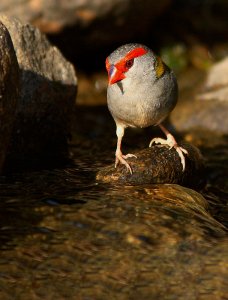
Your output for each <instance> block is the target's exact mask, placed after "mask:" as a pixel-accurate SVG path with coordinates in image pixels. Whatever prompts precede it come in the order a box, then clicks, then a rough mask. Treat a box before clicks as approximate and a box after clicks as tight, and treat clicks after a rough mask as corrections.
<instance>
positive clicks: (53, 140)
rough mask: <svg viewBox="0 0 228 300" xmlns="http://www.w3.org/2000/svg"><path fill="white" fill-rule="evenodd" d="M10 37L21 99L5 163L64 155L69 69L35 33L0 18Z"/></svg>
mask: <svg viewBox="0 0 228 300" xmlns="http://www.w3.org/2000/svg"><path fill="white" fill-rule="evenodd" d="M0 20H1V22H2V23H3V24H4V25H5V26H6V27H7V29H8V30H9V32H10V35H11V38H12V41H13V45H14V48H15V51H16V56H17V60H18V63H19V67H20V71H21V85H22V86H21V95H20V97H19V99H18V105H17V110H16V120H15V123H14V129H13V133H12V138H11V143H10V148H9V155H8V161H9V163H10V164H11V163H12V162H14V161H15V160H22V161H24V162H29V161H31V162H32V161H33V160H37V159H40V158H41V159H48V160H52V159H56V158H61V157H65V155H67V138H68V136H69V134H70V125H71V116H72V111H73V110H74V106H75V98H76V90H77V78H76V75H75V70H74V68H73V66H72V65H71V64H70V63H69V62H68V61H66V59H65V58H64V57H63V56H62V54H61V53H60V51H59V50H58V49H57V48H56V47H53V46H52V45H51V44H50V43H49V41H48V40H47V38H46V37H45V36H44V35H43V34H41V32H40V31H39V29H36V28H34V27H33V26H32V25H28V24H26V25H24V24H22V23H21V22H20V21H18V20H16V19H13V18H8V17H6V16H4V15H0Z"/></svg>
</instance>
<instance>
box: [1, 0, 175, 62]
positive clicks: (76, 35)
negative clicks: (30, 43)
mask: <svg viewBox="0 0 228 300" xmlns="http://www.w3.org/2000/svg"><path fill="white" fill-rule="evenodd" d="M171 1H172V0H160V1H153V0H142V1H136V0H127V1H122V0H112V1H110V0H81V1H78V0H72V1H58V2H56V1H55V0H47V1H42V0H34V1H29V0H25V1H23V5H22V4H21V1H15V0H1V2H0V11H1V12H2V13H6V14H7V15H10V16H16V17H17V18H19V19H20V20H22V21H23V22H29V23H32V24H33V25H35V26H36V27H38V28H39V29H40V30H41V31H42V32H45V33H48V34H53V35H57V34H58V37H57V40H55V42H57V44H58V45H60V46H61V49H62V48H64V49H65V48H67V52H68V53H67V54H68V55H70V57H72V56H73V55H72V53H75V51H77V53H80V54H83V53H84V52H85V51H87V52H88V51H91V47H92V49H93V52H94V51H95V50H96V51H97V50H101V47H102V46H103V47H106V46H108V45H111V46H112V47H113V44H117V43H118V44H119V43H125V42H126V41H129V40H131V39H137V38H139V37H145V36H146V35H147V34H148V31H149V27H150V25H151V24H152V22H153V21H154V20H155V19H156V18H157V17H158V16H160V15H161V14H162V13H163V12H164V11H165V10H166V8H167V7H168V5H169V4H170V3H171ZM61 32H62V34H61V35H60V36H59V34H60V33H61ZM72 47H73V48H74V49H72ZM71 51H72V53H69V52H71Z"/></svg>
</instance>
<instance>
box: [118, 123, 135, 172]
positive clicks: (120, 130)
mask: <svg viewBox="0 0 228 300" xmlns="http://www.w3.org/2000/svg"><path fill="white" fill-rule="evenodd" d="M124 130H125V127H124V126H122V125H119V124H118V125H116V135H117V147H116V161H115V168H116V167H117V165H118V164H119V163H121V164H123V165H125V166H126V168H127V169H128V171H129V172H130V173H131V174H132V169H131V167H130V165H129V163H128V162H127V161H126V159H127V158H129V157H136V156H135V155H134V154H131V153H129V154H127V155H123V153H122V151H121V142H122V138H123V136H124ZM136 158H137V157H136Z"/></svg>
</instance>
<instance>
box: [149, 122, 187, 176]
mask: <svg viewBox="0 0 228 300" xmlns="http://www.w3.org/2000/svg"><path fill="white" fill-rule="evenodd" d="M159 127H160V128H161V130H162V131H163V132H164V134H165V135H166V138H167V139H166V140H165V139H162V138H154V139H152V140H151V142H150V144H149V147H151V146H152V144H153V143H155V144H162V145H168V146H169V147H170V149H171V148H175V149H176V151H177V153H178V155H179V156H180V160H181V164H182V167H183V172H184V170H185V157H184V154H188V151H187V150H186V149H184V148H182V147H180V146H178V144H177V142H176V140H175V138H174V136H173V135H172V134H171V133H170V132H169V131H168V130H167V129H166V128H165V127H164V126H163V125H161V124H160V125H159ZM183 153H184V154H183Z"/></svg>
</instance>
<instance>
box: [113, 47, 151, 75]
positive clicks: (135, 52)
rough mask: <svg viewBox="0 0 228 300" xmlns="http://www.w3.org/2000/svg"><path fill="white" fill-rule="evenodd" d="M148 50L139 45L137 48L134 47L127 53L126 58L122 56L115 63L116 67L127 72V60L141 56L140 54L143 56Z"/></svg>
mask: <svg viewBox="0 0 228 300" xmlns="http://www.w3.org/2000/svg"><path fill="white" fill-rule="evenodd" d="M147 52H148V51H147V50H145V49H144V48H142V47H139V48H136V49H133V50H131V51H130V52H129V53H127V54H126V55H125V56H124V58H122V59H121V60H120V61H118V62H117V63H116V64H115V67H116V68H117V69H118V70H119V71H120V72H123V73H124V72H126V71H127V70H128V69H126V67H125V63H126V61H128V60H130V59H133V58H136V57H139V56H142V55H144V54H146V53H147Z"/></svg>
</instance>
